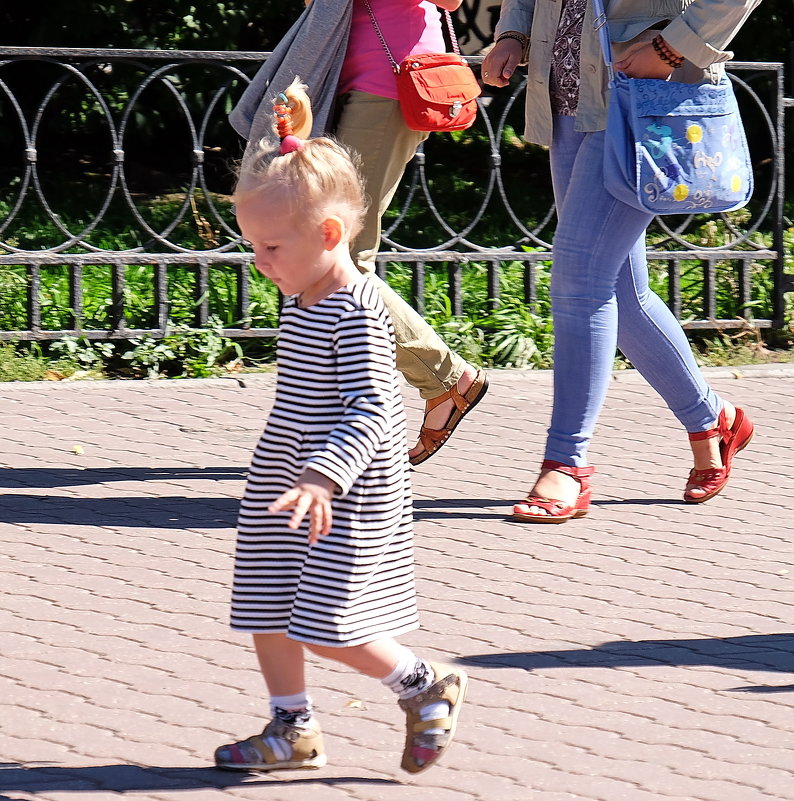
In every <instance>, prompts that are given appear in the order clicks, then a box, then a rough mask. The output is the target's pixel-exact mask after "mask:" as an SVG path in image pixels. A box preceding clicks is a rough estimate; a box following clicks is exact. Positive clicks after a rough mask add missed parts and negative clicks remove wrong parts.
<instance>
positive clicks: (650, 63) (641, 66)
mask: <svg viewBox="0 0 794 801" xmlns="http://www.w3.org/2000/svg"><path fill="white" fill-rule="evenodd" d="M615 69H616V70H617V71H618V72H622V73H623V74H624V75H627V76H628V77H629V78H661V79H662V80H667V79H668V78H669V77H670V75H672V73H673V68H672V67H671V66H670V65H669V64H666V63H665V62H664V61H662V59H660V58H659V56H658V54H657V53H656V50H654V48H653V45H652V44H651V43H650V42H637V43H636V44H633V45H631V46H630V47H629V48H627V50H626V52H625V53H624V54H623V58H621V60H620V61H616V62H615Z"/></svg>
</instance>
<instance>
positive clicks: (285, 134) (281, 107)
mask: <svg viewBox="0 0 794 801" xmlns="http://www.w3.org/2000/svg"><path fill="white" fill-rule="evenodd" d="M276 100H277V101H278V102H277V103H276V104H275V105H274V106H273V112H274V113H275V115H276V131H277V132H278V136H279V138H280V139H281V147H280V149H279V150H280V152H281V155H282V156H283V155H285V154H287V153H292V151H293V150H303V140H302V139H298V137H297V136H295V135H294V134H293V133H292V109H291V108H290V106H289V98H288V97H287V96H286V95H285V94H284V92H279V94H278V97H277V98H276Z"/></svg>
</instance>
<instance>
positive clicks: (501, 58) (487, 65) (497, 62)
mask: <svg viewBox="0 0 794 801" xmlns="http://www.w3.org/2000/svg"><path fill="white" fill-rule="evenodd" d="M523 52H524V48H523V47H521V42H519V41H518V40H516V39H502V40H501V41H499V42H497V43H496V44H495V45H494V46H493V47H492V48H491V50H490V52H489V53H488V55H487V56H486V57H485V58H484V59H483V62H482V72H481V73H480V74H481V75H482V79H483V82H484V83H488V84H490V85H491V86H507V84H508V83H510V78H511V77H512V75H513V73H514V72H515V71H516V67H517V66H518V65H519V63H520V61H521V56H522V54H523Z"/></svg>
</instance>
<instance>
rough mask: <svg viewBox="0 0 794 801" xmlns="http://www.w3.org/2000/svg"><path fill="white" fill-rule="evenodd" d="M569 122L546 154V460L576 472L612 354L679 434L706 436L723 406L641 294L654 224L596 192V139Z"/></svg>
mask: <svg viewBox="0 0 794 801" xmlns="http://www.w3.org/2000/svg"><path fill="white" fill-rule="evenodd" d="M574 122H575V118H574V117H570V116H556V117H555V120H554V138H553V141H552V146H551V174H552V184H553V189H554V198H555V202H556V204H557V214H558V225H557V231H556V234H555V236H554V265H553V267H552V271H551V299H552V316H553V319H554V337H555V344H554V408H553V411H552V418H551V426H550V428H549V431H548V439H547V442H546V454H545V458H546V459H554V460H555V461H558V462H562V463H563V464H567V465H572V466H575V467H584V466H586V465H587V448H588V445H589V443H590V439H591V437H592V434H593V429H594V428H595V424H596V421H597V419H598V415H599V413H600V412H601V407H602V406H603V403H604V398H605V397H606V392H607V388H608V386H609V381H610V378H611V374H612V368H613V364H614V358H615V348H616V347H617V348H619V349H620V350H621V351H622V352H623V354H624V355H625V356H626V358H628V359H629V360H630V361H631V363H632V364H633V365H634V367H635V368H636V369H637V370H638V371H639V372H640V374H641V375H642V376H643V378H645V380H646V381H647V382H648V383H649V384H650V385H651V386H652V387H653V388H654V389H655V390H656V391H657V392H658V393H659V394H660V395H661V396H662V398H663V399H664V401H665V403H666V404H667V405H668V406H669V408H670V411H671V412H672V413H673V414H674V415H675V416H676V417H677V418H678V420H679V421H680V422H681V424H682V425H683V427H684V428H685V429H686V430H687V431H690V432H693V431H705V430H706V429H708V428H712V427H713V426H714V425H715V423H716V421H717V417H718V415H719V413H720V410H721V409H722V401H721V400H720V398H719V397H718V396H717V395H716V394H715V392H714V391H713V390H712V389H711V388H710V387H709V386H708V384H707V383H706V381H705V379H704V378H703V375H702V373H701V371H700V368H699V367H698V365H697V363H696V362H695V359H694V357H693V355H692V350H691V348H690V346H689V342H688V340H687V338H686V336H685V334H684V332H683V330H682V328H681V326H680V324H679V323H678V321H677V320H676V318H675V315H674V314H673V313H672V312H671V311H670V309H669V308H668V307H667V306H666V305H665V304H664V302H663V301H662V299H661V298H660V297H659V296H658V295H656V294H655V293H654V292H651V290H650V288H649V286H648V264H647V261H646V258H645V229H646V228H647V227H648V225H649V224H650V222H651V220H652V219H653V216H652V215H650V214H647V213H645V212H641V211H638V210H637V209H634V208H631V207H630V206H627V205H625V204H624V203H621V202H620V201H618V200H615V199H614V198H613V197H612V196H611V195H610V194H609V193H608V192H607V191H606V189H604V179H603V167H602V160H603V150H604V132H603V131H598V132H595V133H582V132H579V131H575V130H574ZM652 423H653V420H652V419H651V418H650V417H649V419H648V424H649V426H650V425H652Z"/></svg>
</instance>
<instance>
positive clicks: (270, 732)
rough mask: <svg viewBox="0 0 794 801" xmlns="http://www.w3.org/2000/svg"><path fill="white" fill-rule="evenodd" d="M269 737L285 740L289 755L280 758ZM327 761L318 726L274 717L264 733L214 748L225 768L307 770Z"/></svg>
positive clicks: (216, 756)
mask: <svg viewBox="0 0 794 801" xmlns="http://www.w3.org/2000/svg"><path fill="white" fill-rule="evenodd" d="M266 737H277V738H279V739H281V740H286V741H287V742H288V743H289V745H290V746H291V748H292V753H291V754H290V758H289V759H279V758H278V757H277V756H276V755H275V754H274V753H273V749H272V748H270V746H269V745H267V743H266V742H265V738H266ZM326 762H327V759H326V756H325V748H324V746H323V735H322V732H321V731H320V727H319V726H316V725H314V726H313V727H311V728H307V727H304V726H292V725H290V724H288V723H284V721H281V720H277V719H275V718H274V719H273V720H271V721H270V723H268V724H267V726H265V730H264V731H263V732H262V734H255V735H254V736H253V737H249V738H248V739H247V740H241V741H240V742H239V743H230V744H229V745H222V746H221V747H220V748H218V749H217V750H216V751H215V765H216V766H217V767H219V768H223V769H224V770H306V769H312V768H321V767H322V766H323V765H325V763H326Z"/></svg>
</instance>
